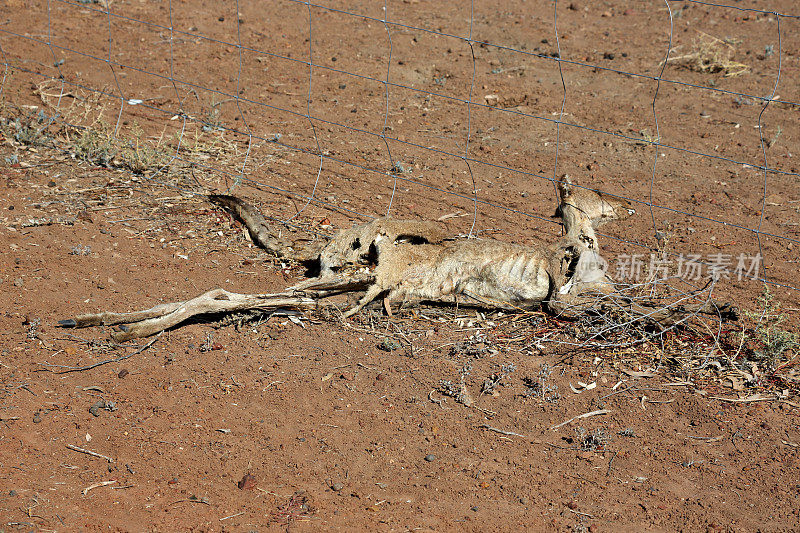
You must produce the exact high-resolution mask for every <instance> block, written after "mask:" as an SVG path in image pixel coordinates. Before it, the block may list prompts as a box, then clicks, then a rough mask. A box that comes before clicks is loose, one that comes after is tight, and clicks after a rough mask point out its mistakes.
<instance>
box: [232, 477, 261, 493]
mask: <svg viewBox="0 0 800 533" xmlns="http://www.w3.org/2000/svg"><path fill="white" fill-rule="evenodd" d="M256 485H257V483H256V477H255V476H254V475H253V474H245V475H244V476H242V479H240V480H239V482H238V483H236V486H237V487H239V489H240V490H253V489H255V488H256Z"/></svg>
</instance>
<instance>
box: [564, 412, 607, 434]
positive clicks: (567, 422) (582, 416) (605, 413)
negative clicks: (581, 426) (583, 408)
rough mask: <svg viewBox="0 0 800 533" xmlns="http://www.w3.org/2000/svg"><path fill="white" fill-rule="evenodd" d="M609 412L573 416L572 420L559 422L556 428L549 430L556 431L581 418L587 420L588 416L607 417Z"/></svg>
mask: <svg viewBox="0 0 800 533" xmlns="http://www.w3.org/2000/svg"><path fill="white" fill-rule="evenodd" d="M610 412H611V411H609V410H608V409H598V410H597V411H592V412H590V413H583V414H582V415H578V416H573V417H572V418H570V419H569V420H566V421H564V422H561V423H560V424H558V425H556V426H553V427H551V428H550V429H551V430H554V429H558V428H560V427H561V426H566V425H567V424H569V423H570V422H574V421H575V420H579V419H581V418H589V417H590V416H597V415H607V414H609V413H610Z"/></svg>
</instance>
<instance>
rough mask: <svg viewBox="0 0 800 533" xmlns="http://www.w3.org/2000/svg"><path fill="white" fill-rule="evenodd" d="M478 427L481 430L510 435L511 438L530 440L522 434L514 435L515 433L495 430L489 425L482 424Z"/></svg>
mask: <svg viewBox="0 0 800 533" xmlns="http://www.w3.org/2000/svg"><path fill="white" fill-rule="evenodd" d="M478 427H479V428H481V429H488V430H489V431H494V432H495V433H500V434H501V435H509V436H511V437H522V438H523V439H527V438H528V437H526V436H525V435H522V434H520V433H514V432H513V431H506V430H504V429H498V428H493V427H492V426H490V425H488V424H481V425H480V426H478Z"/></svg>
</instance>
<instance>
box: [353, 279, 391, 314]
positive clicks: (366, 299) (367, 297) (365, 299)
mask: <svg viewBox="0 0 800 533" xmlns="http://www.w3.org/2000/svg"><path fill="white" fill-rule="evenodd" d="M384 290H385V289H384V288H383V287H381V286H380V285H378V284H372V285H370V286H369V288H368V289H367V292H365V293H364V296H362V297H361V299H360V300H359V301H358V303H357V304H356V305H355V307H353V308H352V309H350V310H348V311H347V312H345V314H344V317H345V318H349V317H351V316H353V315H354V314H356V313H358V312H359V311H361V310H362V309H363V308H364V306H366V305H367V304H368V303H370V302H371V301H372V300H374V299H375V298H377V297H378V296H379V295H380V294H381V293H382V292H383V291H384Z"/></svg>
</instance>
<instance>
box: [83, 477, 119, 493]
mask: <svg viewBox="0 0 800 533" xmlns="http://www.w3.org/2000/svg"><path fill="white" fill-rule="evenodd" d="M116 482H117V481H116V480H114V481H98V482H97V483H92V484H91V485H89V486H88V487H86V488H85V489H83V490H82V491H81V492H82V493H83V495H84V496H86V494H87V493H88V492H89V491H90V490H92V489H96V488H97V487H105V486H106V485H112V484H114V483H116Z"/></svg>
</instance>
